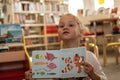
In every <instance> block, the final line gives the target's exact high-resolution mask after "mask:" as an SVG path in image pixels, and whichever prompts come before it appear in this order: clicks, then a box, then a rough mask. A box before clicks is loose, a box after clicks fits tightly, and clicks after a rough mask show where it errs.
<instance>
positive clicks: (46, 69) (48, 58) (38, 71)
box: [32, 47, 87, 78]
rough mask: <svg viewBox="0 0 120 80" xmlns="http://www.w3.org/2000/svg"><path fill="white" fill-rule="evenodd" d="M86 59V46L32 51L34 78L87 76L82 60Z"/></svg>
mask: <svg viewBox="0 0 120 80" xmlns="http://www.w3.org/2000/svg"><path fill="white" fill-rule="evenodd" d="M85 60H86V48H85V47H80V48H69V49H61V50H36V51H33V52H32V72H33V73H34V75H33V76H32V78H70V77H85V76H87V74H86V73H85V72H84V67H83V66H82V65H81V62H82V61H85Z"/></svg>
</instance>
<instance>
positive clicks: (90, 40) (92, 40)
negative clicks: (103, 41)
mask: <svg viewBox="0 0 120 80" xmlns="http://www.w3.org/2000/svg"><path fill="white" fill-rule="evenodd" d="M84 38H85V40H86V47H87V49H88V50H90V48H91V47H93V52H94V54H95V55H96V57H97V58H99V50H98V46H97V44H96V35H85V36H84Z"/></svg>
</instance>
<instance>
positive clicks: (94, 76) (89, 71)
mask: <svg viewBox="0 0 120 80" xmlns="http://www.w3.org/2000/svg"><path fill="white" fill-rule="evenodd" d="M82 65H83V66H84V69H85V72H86V73H87V74H88V76H89V77H90V78H91V79H92V80H100V77H99V76H98V75H97V74H96V73H95V72H94V69H93V66H92V65H91V64H89V63H88V62H82Z"/></svg>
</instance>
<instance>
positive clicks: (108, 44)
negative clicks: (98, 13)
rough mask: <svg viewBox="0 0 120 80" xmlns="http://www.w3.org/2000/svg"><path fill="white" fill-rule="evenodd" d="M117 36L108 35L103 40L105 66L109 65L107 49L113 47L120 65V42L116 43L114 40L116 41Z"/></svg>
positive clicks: (117, 62)
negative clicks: (119, 49)
mask: <svg viewBox="0 0 120 80" xmlns="http://www.w3.org/2000/svg"><path fill="white" fill-rule="evenodd" d="M116 35H117V34H116ZM116 35H114V34H107V35H105V36H104V40H103V65H104V66H106V64H107V49H108V48H110V47H113V49H114V51H115V61H116V64H119V60H118V59H119V51H118V48H119V47H120V42H119V41H114V40H116ZM110 39H113V40H111V41H110Z"/></svg>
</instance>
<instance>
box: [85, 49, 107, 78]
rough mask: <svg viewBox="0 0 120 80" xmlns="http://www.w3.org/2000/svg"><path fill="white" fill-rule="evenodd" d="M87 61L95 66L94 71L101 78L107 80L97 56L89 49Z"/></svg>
mask: <svg viewBox="0 0 120 80" xmlns="http://www.w3.org/2000/svg"><path fill="white" fill-rule="evenodd" d="M86 62H88V63H90V64H91V65H92V66H93V68H94V72H95V73H96V74H98V75H99V76H100V78H101V80H107V77H106V75H105V74H104V72H103V70H102V67H101V65H100V63H99V61H98V59H97V57H96V56H95V55H94V53H92V52H90V51H87V53H86Z"/></svg>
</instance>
